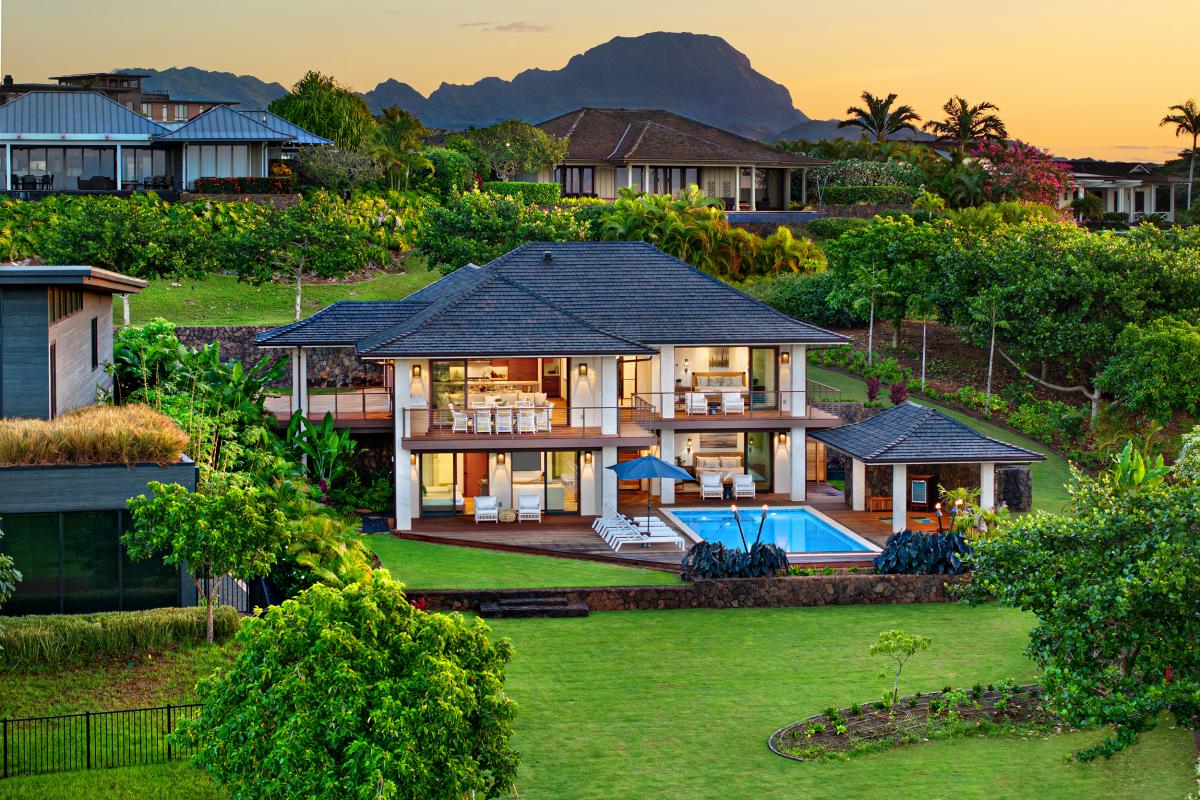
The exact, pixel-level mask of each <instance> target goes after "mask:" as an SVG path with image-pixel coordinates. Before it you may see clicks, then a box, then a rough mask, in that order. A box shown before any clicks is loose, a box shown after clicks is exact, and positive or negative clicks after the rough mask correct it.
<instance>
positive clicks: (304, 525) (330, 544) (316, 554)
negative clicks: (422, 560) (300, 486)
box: [270, 506, 373, 597]
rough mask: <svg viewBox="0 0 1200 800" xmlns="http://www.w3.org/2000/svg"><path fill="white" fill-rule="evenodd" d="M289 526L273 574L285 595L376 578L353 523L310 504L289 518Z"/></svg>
mask: <svg viewBox="0 0 1200 800" xmlns="http://www.w3.org/2000/svg"><path fill="white" fill-rule="evenodd" d="M355 522H357V518H355ZM288 526H289V528H290V534H289V536H288V539H287V546H286V547H285V548H284V550H283V552H282V553H280V554H279V556H278V562H277V563H276V564H275V566H274V567H272V568H271V576H270V577H271V583H272V584H274V586H275V587H276V588H277V589H279V590H280V591H281V592H283V595H284V596H285V597H294V596H295V595H297V594H299V593H300V592H301V591H303V590H305V589H307V588H309V587H310V586H313V585H315V584H318V583H320V584H323V585H325V586H331V587H333V588H335V589H341V588H344V587H346V586H349V585H350V584H352V583H370V582H371V581H372V580H373V575H372V571H371V555H370V550H368V549H367V546H366V545H365V544H363V540H362V534H360V533H359V532H358V530H357V526H356V524H355V523H354V522H350V521H348V520H345V519H340V518H338V517H335V516H333V515H332V514H329V513H326V512H325V511H324V510H323V509H320V508H318V507H315V506H310V507H309V508H308V513H306V514H305V515H304V516H302V517H300V518H299V519H296V520H290V521H289V523H288Z"/></svg>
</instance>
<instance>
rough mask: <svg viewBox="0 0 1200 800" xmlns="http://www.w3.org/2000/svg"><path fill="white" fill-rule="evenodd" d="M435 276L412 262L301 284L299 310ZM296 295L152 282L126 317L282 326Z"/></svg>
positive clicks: (214, 282) (370, 296)
mask: <svg viewBox="0 0 1200 800" xmlns="http://www.w3.org/2000/svg"><path fill="white" fill-rule="evenodd" d="M440 277H441V273H438V272H435V271H431V270H427V269H424V268H423V267H422V266H420V265H414V267H413V269H412V270H411V271H410V272H404V273H399V274H388V275H381V276H379V277H377V278H369V279H367V280H365V281H359V282H357V283H315V284H306V285H305V287H304V292H303V295H302V300H301V311H302V314H303V316H306V317H307V316H308V315H310V314H312V313H314V312H316V311H320V310H321V309H322V308H324V307H325V306H327V305H329V304H330V303H334V302H337V301H338V300H399V299H400V298H402V297H405V296H407V295H409V294H412V293H413V292H415V291H416V290H417V289H420V288H421V287H423V286H426V285H428V284H430V283H432V282H433V281H435V280H437V279H438V278H440ZM295 296H296V293H295V289H294V287H292V286H287V285H285V284H282V283H267V284H263V285H262V286H252V285H251V284H248V283H239V282H238V280H237V279H236V278H233V277H230V276H228V275H209V276H207V277H204V278H201V279H198V280H187V279H184V280H156V281H151V282H150V286H149V287H147V288H146V290H145V291H143V292H142V293H141V294H138V295H133V296H132V297H130V298H129V315H130V321H131V322H132V323H133V324H134V325H141V324H142V323H145V322H149V321H150V320H152V319H154V318H155V317H163V318H165V319H169V320H170V321H171V322H174V323H175V324H176V325H285V324H287V323H289V322H291V321H292V318H293V311H292V307H293V303H294V302H295ZM122 314H123V312H122V308H121V303H120V300H118V301H117V302H115V303H113V318H114V320H115V321H116V323H117V324H118V325H119V324H120V323H121V321H122Z"/></svg>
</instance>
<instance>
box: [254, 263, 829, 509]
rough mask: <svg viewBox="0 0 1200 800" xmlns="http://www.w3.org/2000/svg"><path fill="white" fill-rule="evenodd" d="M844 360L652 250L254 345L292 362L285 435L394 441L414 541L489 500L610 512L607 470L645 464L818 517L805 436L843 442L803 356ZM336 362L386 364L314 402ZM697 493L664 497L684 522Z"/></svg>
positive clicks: (691, 489)
mask: <svg viewBox="0 0 1200 800" xmlns="http://www.w3.org/2000/svg"><path fill="white" fill-rule="evenodd" d="M846 341H847V340H846V337H844V336H842V335H840V334H836V333H833V332H830V331H827V330H824V329H822V328H819V327H817V326H815V325H811V324H809V323H806V322H802V321H800V320H796V319H794V318H792V317H789V316H787V315H785V314H782V313H780V312H778V311H776V310H775V309H773V308H770V307H769V306H767V305H765V304H763V303H761V302H759V301H758V300H755V299H754V298H751V297H750V296H748V295H746V294H744V293H743V292H741V291H738V290H737V289H735V288H733V287H731V286H729V285H728V284H726V283H723V282H721V281H719V280H717V279H715V278H713V277H711V276H709V275H707V274H705V273H704V272H701V271H700V270H698V269H696V268H694V267H692V266H690V265H689V264H687V263H685V262H683V261H681V260H679V259H677V258H674V257H673V256H670V255H668V254H666V253H664V252H663V251H661V250H659V249H658V248H656V247H654V246H652V245H650V244H646V243H644V242H535V243H530V244H526V245H523V246H521V247H518V248H517V249H515V250H512V251H510V252H508V253H506V254H504V255H502V256H500V257H499V258H497V259H496V260H494V261H492V262H490V263H488V264H485V265H483V266H477V265H467V266H465V267H463V268H461V269H459V270H457V271H455V272H453V273H450V274H449V275H447V276H445V277H443V278H442V279H441V280H439V281H437V282H435V283H433V284H430V285H429V286H427V287H425V288H423V289H421V290H420V291H418V292H415V293H413V294H412V295H409V296H408V297H405V298H400V299H396V300H392V301H369V302H353V301H346V302H339V303H335V304H333V305H331V306H329V307H327V308H325V309H323V310H321V311H319V312H317V313H316V314H314V315H312V316H311V317H309V318H307V319H304V320H301V321H298V322H295V323H292V324H289V325H284V326H281V327H278V328H274V329H271V330H268V331H264V332H263V333H262V334H260V335H259V337H258V340H257V344H258V346H259V347H262V348H271V349H276V350H279V351H283V352H285V353H287V354H288V355H289V356H290V359H291V363H292V387H291V388H292V390H291V393H290V396H287V397H281V398H276V399H274V401H273V402H272V403H271V404H270V405H269V408H270V410H272V411H273V413H275V414H276V415H277V416H278V418H279V419H280V421H281V422H282V421H286V420H287V419H288V418H290V416H291V415H292V413H293V412H295V411H299V412H301V413H303V414H305V415H306V416H308V417H309V418H312V419H318V418H321V417H323V416H324V415H325V414H326V413H330V414H332V415H333V416H334V419H335V422H336V423H337V424H338V425H341V426H344V427H349V428H351V429H352V430H354V431H355V432H356V435H361V436H368V435H372V434H373V435H375V436H381V435H382V436H390V437H391V438H390V443H391V447H390V448H389V449H390V450H391V452H392V455H393V462H394V464H395V467H396V471H397V473H398V475H399V479H398V480H397V482H396V498H395V527H396V528H397V529H399V530H408V529H410V528H411V526H412V521H413V520H414V519H416V518H419V517H426V516H436V515H452V514H459V513H466V512H468V511H469V510H470V508H471V506H472V505H473V502H474V498H475V497H478V496H485V495H486V496H492V497H496V498H498V499H499V501H500V503H501V505H503V506H510V507H515V506H516V505H517V500H518V499H519V498H520V497H522V496H524V495H534V496H536V497H537V499H538V503H539V505H540V507H541V509H542V510H543V511H545V512H546V513H560V514H582V515H599V514H605V513H613V512H614V511H615V509H616V508H617V497H618V494H617V493H618V491H619V488H620V487H619V486H618V481H617V479H616V476H615V473H613V472H612V470H609V469H606V467H609V466H613V465H615V464H617V463H618V462H619V461H623V460H626V459H627V458H636V457H637V456H639V455H642V454H644V453H646V452H648V451H654V452H655V453H656V454H657V455H658V456H659V457H661V458H662V459H664V460H666V461H668V462H672V463H676V464H678V465H680V466H682V467H683V468H684V469H686V470H689V471H690V472H691V473H692V474H694V475H696V476H697V477H698V478H700V477H702V476H703V475H704V474H706V473H708V474H710V475H716V476H719V477H720V478H721V479H722V480H723V481H725V482H729V480H730V478H731V476H732V475H735V474H740V475H750V476H752V477H753V482H754V485H755V486H756V487H757V488H758V489H759V490H761V491H764V492H776V493H781V494H784V495H786V496H787V497H789V498H791V499H792V500H795V501H803V500H804V499H805V492H806V482H807V481H808V479H809V478H810V471H811V470H815V469H818V468H819V469H821V470H823V468H824V450H823V446H820V445H818V444H817V443H816V442H815V441H813V440H810V437H809V431H811V430H816V429H821V428H826V427H830V426H833V425H837V424H839V420H838V419H837V418H836V417H834V416H833V415H832V414H829V413H826V412H825V411H824V410H822V409H821V408H820V405H821V401H823V400H827V399H830V397H829V396H830V394H831V393H832V392H833V391H834V390H831V389H829V388H828V387H822V386H820V385H817V384H814V383H813V382H811V381H809V380H807V374H806V363H807V352H808V349H809V348H817V347H830V346H836V345H840V344H844V343H845V342H846ZM331 348H332V349H338V350H343V351H345V350H347V349H348V350H350V351H352V352H353V354H354V356H355V357H356V358H357V359H359V360H361V361H362V362H366V363H368V364H372V365H375V366H376V367H377V369H378V373H379V374H381V375H382V376H383V378H382V380H381V381H380V382H379V384H380V385H377V386H370V387H340V388H332V387H321V388H320V389H316V390H310V388H309V386H308V383H309V378H310V370H309V367H308V362H309V356H310V354H311V353H312V352H313V351H314V350H319V349H331ZM822 474H823V473H822ZM707 482H710V483H711V479H709V480H708V481H707ZM717 485H718V487H719V486H720V482H718V483H717ZM698 488H699V487H698V484H697V483H696V482H687V483H680V484H678V485H676V483H675V482H674V481H670V480H663V481H658V482H655V483H654V484H653V486H652V491H654V492H655V493H656V494H657V495H658V496H659V499H660V501H661V503H662V504H664V505H670V504H673V503H675V502H677V496H678V498H679V500H680V501H683V500H684V499H686V498H688V497H691V498H693V499H696V498H698V497H699V494H698ZM718 491H720V489H719V488H718Z"/></svg>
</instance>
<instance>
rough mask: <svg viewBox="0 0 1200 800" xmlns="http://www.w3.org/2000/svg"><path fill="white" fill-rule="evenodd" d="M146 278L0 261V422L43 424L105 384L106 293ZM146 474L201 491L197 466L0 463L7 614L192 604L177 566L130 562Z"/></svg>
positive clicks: (108, 347) (108, 345) (135, 288)
mask: <svg viewBox="0 0 1200 800" xmlns="http://www.w3.org/2000/svg"><path fill="white" fill-rule="evenodd" d="M145 286H146V284H145V282H144V281H141V280H138V279H137V278H131V277H128V276H125V275H119V274H117V273H114V272H108V271H106V270H102V269H96V268H95V267H47V266H28V265H0V419H5V418H19V417H25V418H39V419H49V418H52V417H55V416H57V415H59V414H63V413H65V412H68V411H71V410H72V409H76V408H80V407H83V406H87V405H91V404H92V403H94V402H95V400H96V395H97V392H98V391H102V390H106V389H109V388H111V386H112V379H111V378H110V377H109V376H108V374H107V373H106V372H105V365H107V364H108V363H110V362H111V361H112V342H113V335H112V331H113V328H112V295H113V294H114V293H126V292H139V291H141V290H142V289H143V288H145ZM150 481H163V482H167V483H179V484H182V485H184V486H186V487H188V488H189V489H195V487H196V468H195V465H194V464H193V463H192V462H191V461H189V460H187V459H186V458H185V459H184V460H182V461H180V462H179V463H178V464H171V465H167V466H160V465H158V464H135V465H132V466H125V465H123V464H77V465H55V466H36V467H18V466H12V467H0V530H3V531H4V538H3V539H0V549H2V550H3V551H4V552H5V553H7V554H8V555H11V556H12V557H13V560H14V561H15V562H16V565H17V568H18V569H19V570H21V573H22V575H23V576H24V577H23V579H22V580H21V582H20V583H19V584H17V590H16V593H15V594H14V595H13V597H12V599H11V600H10V601H9V602H8V603H6V604H5V605H4V608H3V612H4V613H5V614H31V613H76V612H86V611H108V610H130V609H137V608H152V607H155V606H164V605H179V604H181V603H184V602H189V601H190V602H194V601H195V590H194V588H192V587H193V583H192V581H191V580H190V579H188V580H186V581H185V580H184V577H185V576H184V574H183V572H182V571H181V570H180V569H178V568H176V567H167V566H165V565H164V564H163V563H162V561H161V560H154V559H151V560H148V561H140V562H133V561H130V559H129V557H128V556H127V555H126V553H125V550H124V548H123V547H122V546H121V545H120V542H119V537H120V534H121V532H122V531H123V530H124V527H125V526H126V525H127V524H128V518H127V514H126V512H125V502H126V501H127V500H128V499H129V498H131V497H136V496H137V495H139V494H143V493H145V492H146V491H147V484H148V483H149V482H150Z"/></svg>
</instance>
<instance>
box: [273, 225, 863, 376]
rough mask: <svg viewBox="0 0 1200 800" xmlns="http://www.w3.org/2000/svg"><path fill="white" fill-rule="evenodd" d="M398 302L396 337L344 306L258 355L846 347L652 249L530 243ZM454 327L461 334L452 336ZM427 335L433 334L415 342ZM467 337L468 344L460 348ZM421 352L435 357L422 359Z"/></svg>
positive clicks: (357, 308) (276, 334)
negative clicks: (330, 349) (309, 348)
mask: <svg viewBox="0 0 1200 800" xmlns="http://www.w3.org/2000/svg"><path fill="white" fill-rule="evenodd" d="M547 253H548V254H549V255H550V257H549V259H547V258H546V254H547ZM485 298H486V299H487V301H486V302H485ZM390 302H391V303H392V304H393V305H395V306H399V305H401V304H407V307H406V308H393V309H391V310H390V312H389V313H391V314H392V315H393V317H392V318H393V320H396V321H395V322H394V323H393V326H392V327H391V328H386V327H385V326H380V325H378V324H377V319H378V317H379V314H380V312H379V308H380V304H379V303H373V304H369V305H368V304H359V303H352V302H345V303H339V304H337V308H338V311H337V323H336V325H334V324H332V323H331V321H330V320H325V319H323V315H325V314H326V312H324V311H323V312H320V313H318V314H317V315H314V316H313V317H310V318H309V320H304V321H301V322H299V323H293V324H292V325H289V326H285V328H283V329H276V330H273V331H267V332H265V333H264V334H262V335H261V336H260V337H259V343H260V344H263V345H267V346H271V345H275V344H282V343H286V344H288V345H291V346H297V345H321V344H342V343H345V341H346V340H347V336H348V335H350V334H351V333H353V332H355V331H357V332H359V334H360V335H358V336H357V338H355V342H356V346H357V348H358V351H359V352H360V353H361V354H364V355H365V354H368V353H369V354H371V355H374V356H377V357H389V356H396V355H399V354H400V351H399V350H398V349H396V348H399V347H401V346H402V347H403V348H404V354H405V355H418V354H422V355H434V354H438V353H444V352H448V351H449V350H450V349H453V350H454V352H456V353H458V352H461V353H463V354H477V355H484V354H485V353H491V354H500V353H502V352H505V353H510V354H516V353H517V351H520V353H521V354H523V355H528V354H532V353H542V354H547V353H548V350H547V348H551V349H553V350H558V351H562V352H563V353H577V354H582V353H600V352H608V353H613V354H617V353H630V352H637V353H645V352H650V351H651V350H650V349H649V348H648V347H647V345H650V344H679V345H686V344H716V345H739V344H742V345H745V344H784V343H807V344H841V343H843V342H845V341H847V340H846V337H844V336H841V335H840V334H836V333H832V332H830V331H826V330H824V329H822V328H818V327H816V326H814V325H810V324H808V323H806V322H801V321H799V320H796V319H793V318H792V317H789V316H787V315H786V314H782V313H780V312H779V311H776V310H775V309H773V308H771V307H770V306H767V305H765V304H764V303H761V302H759V301H758V300H755V299H754V298H752V297H749V296H748V295H746V294H744V293H742V292H740V291H738V290H737V289H734V288H733V287H731V286H729V285H728V284H725V283H722V282H721V281H719V280H717V279H716V278H713V277H711V276H709V275H706V274H705V273H703V272H701V271H700V270H698V269H696V268H695V267H692V266H691V265H689V264H687V263H685V262H683V261H680V260H679V259H677V258H674V257H672V256H670V255H667V254H666V253H664V252H663V251H661V250H659V249H658V248H656V247H654V246H652V245H649V244H646V243H644V242H534V243H530V244H526V245H523V246H521V247H518V248H516V249H515V250H512V251H510V252H508V253H506V254H505V255H503V256H501V257H499V258H497V259H496V260H494V261H492V262H491V263H489V264H487V265H485V266H482V267H477V266H474V265H467V266H465V267H463V268H461V269H459V270H456V271H455V272H452V273H450V274H449V275H448V276H446V277H444V278H442V279H441V280H439V281H437V282H435V283H432V284H430V285H429V286H426V287H425V288H423V289H421V290H420V291H418V292H416V293H414V294H412V295H410V296H409V297H408V298H406V299H405V300H403V301H390ZM326 311H328V309H327V310H326ZM401 318H403V319H404V320H405V321H403V322H401V321H399V320H400V319H401ZM448 321H453V325H454V326H456V327H455V328H454V329H453V330H450V329H449V327H448V326H449V322H448ZM421 327H428V328H429V332H424V331H419V330H418V328H421ZM434 330H436V331H438V333H437V334H436V335H434V334H433V333H432V331H434ZM460 330H461V334H462V336H463V337H465V338H463V339H456V337H457V336H458V335H459V331H460ZM284 337H286V338H284ZM439 337H441V338H439ZM401 340H403V342H404V343H403V345H401V344H400V342H401ZM451 341H455V342H456V343H455V344H453V345H451V344H450V342H451ZM418 343H420V346H423V347H428V348H430V349H428V350H425V351H418V350H417V349H416V348H417V347H418ZM385 344H386V345H387V346H386V347H385ZM535 344H536V348H535V349H533V350H530V349H529V348H530V347H532V346H533V345H535ZM393 345H394V347H393ZM468 345H469V346H468ZM601 345H603V347H607V348H609V349H608V350H604V349H602V347H601ZM572 348H575V349H572Z"/></svg>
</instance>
